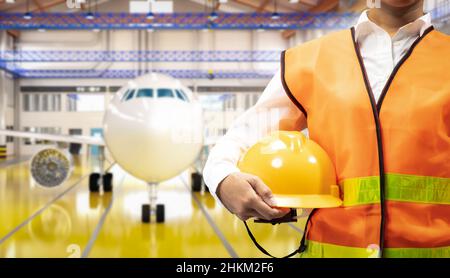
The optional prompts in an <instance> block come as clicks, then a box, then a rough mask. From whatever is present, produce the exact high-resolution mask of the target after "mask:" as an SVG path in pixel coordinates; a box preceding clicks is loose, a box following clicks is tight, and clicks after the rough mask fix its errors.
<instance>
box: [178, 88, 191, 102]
mask: <svg viewBox="0 0 450 278" xmlns="http://www.w3.org/2000/svg"><path fill="white" fill-rule="evenodd" d="M175 92H176V93H177V97H178V98H179V99H181V100H183V101H188V98H187V96H186V94H185V93H184V92H183V91H182V90H175Z"/></svg>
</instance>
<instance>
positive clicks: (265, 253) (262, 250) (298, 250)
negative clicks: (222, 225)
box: [243, 209, 315, 259]
mask: <svg viewBox="0 0 450 278" xmlns="http://www.w3.org/2000/svg"><path fill="white" fill-rule="evenodd" d="M314 212H315V209H313V210H312V211H311V213H310V214H309V216H308V220H306V224H305V229H304V233H303V237H302V239H301V241H300V246H299V247H298V248H297V249H296V250H294V251H292V252H291V253H289V254H288V255H286V256H284V257H280V258H281V259H286V258H290V257H292V256H294V255H295V254H297V253H303V252H304V251H305V250H306V244H305V242H306V233H307V229H308V222H309V221H310V219H311V216H312V215H313V213H314ZM243 222H244V225H245V228H246V229H247V233H248V235H249V237H250V239H251V240H252V241H253V244H255V246H256V248H258V249H259V251H261V252H262V253H263V254H264V255H267V256H269V257H271V258H278V257H275V256H273V255H272V254H270V253H269V252H268V251H267V250H266V249H264V247H262V246H261V245H260V244H259V243H258V241H257V240H256V238H255V236H254V235H253V233H252V231H251V230H250V228H249V226H248V224H247V222H246V221H243Z"/></svg>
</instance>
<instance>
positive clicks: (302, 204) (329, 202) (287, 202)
mask: <svg viewBox="0 0 450 278" xmlns="http://www.w3.org/2000/svg"><path fill="white" fill-rule="evenodd" d="M274 198H275V202H276V206H277V207H281V208H335V207H339V206H341V205H342V200H341V199H339V198H336V197H334V196H332V195H315V194H312V195H285V194H274Z"/></svg>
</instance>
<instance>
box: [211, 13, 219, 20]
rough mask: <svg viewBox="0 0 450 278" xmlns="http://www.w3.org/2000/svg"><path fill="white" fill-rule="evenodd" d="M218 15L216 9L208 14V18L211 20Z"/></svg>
mask: <svg viewBox="0 0 450 278" xmlns="http://www.w3.org/2000/svg"><path fill="white" fill-rule="evenodd" d="M218 17H219V15H218V14H217V12H216V11H214V12H212V13H211V14H210V15H209V19H210V20H212V21H214V20H216V19H217V18H218Z"/></svg>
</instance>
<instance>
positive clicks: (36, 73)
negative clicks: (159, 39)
mask: <svg viewBox="0 0 450 278" xmlns="http://www.w3.org/2000/svg"><path fill="white" fill-rule="evenodd" d="M151 72H157V73H163V74H167V75H170V76H172V77H174V78H177V79H270V78H271V77H273V75H274V74H275V72H274V71H206V70H152V71H151ZM11 73H12V74H13V75H14V77H16V78H65V79H69V78H95V79H100V78H126V79H132V78H136V77H138V76H140V75H143V74H146V73H148V72H147V71H138V70H132V69H128V70H23V69H17V70H15V71H12V72H11Z"/></svg>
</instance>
